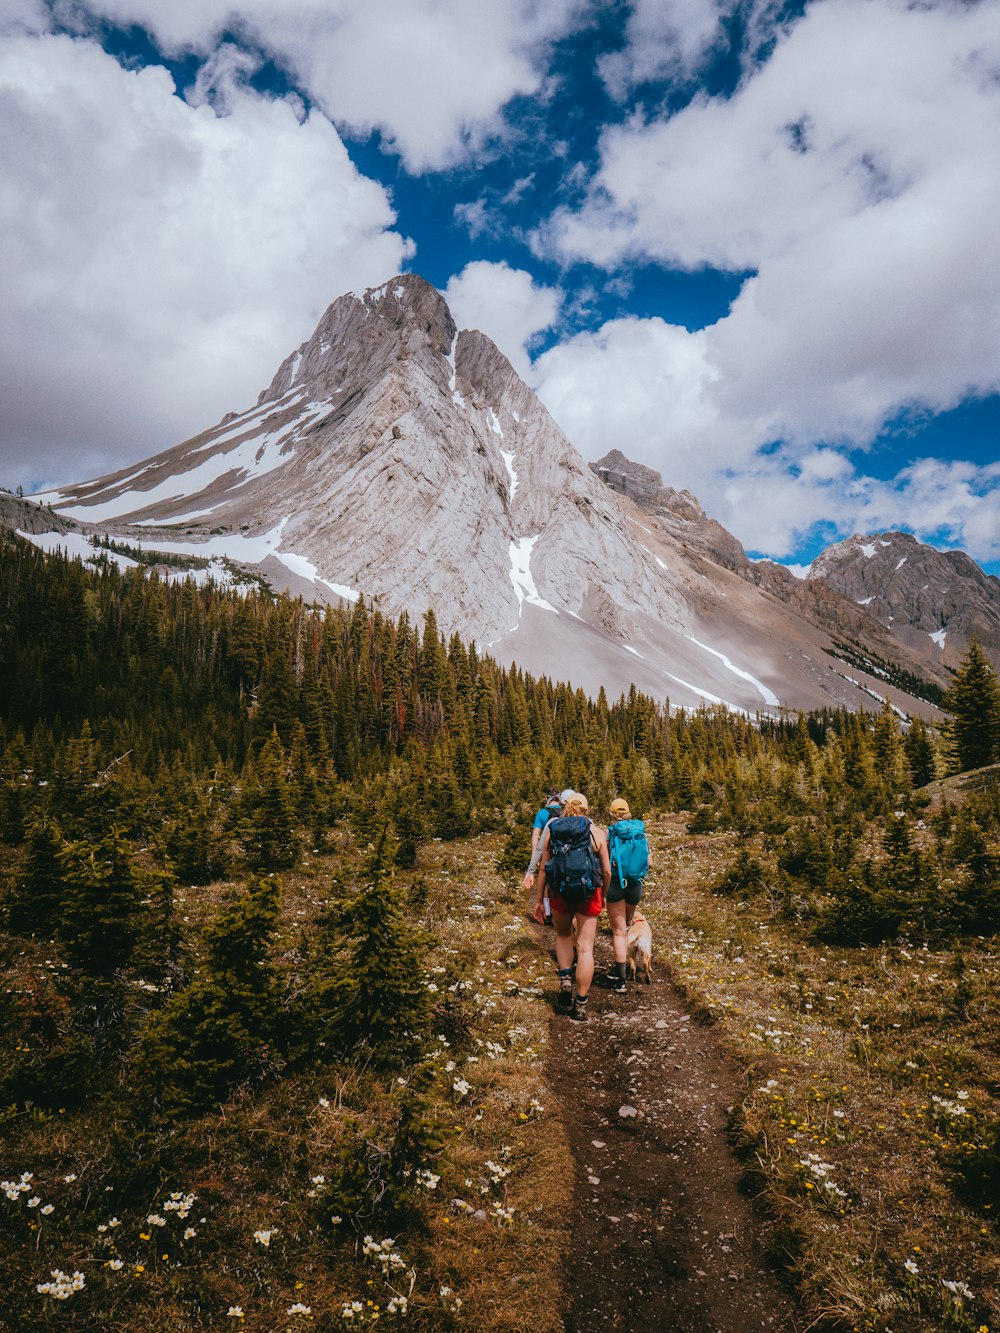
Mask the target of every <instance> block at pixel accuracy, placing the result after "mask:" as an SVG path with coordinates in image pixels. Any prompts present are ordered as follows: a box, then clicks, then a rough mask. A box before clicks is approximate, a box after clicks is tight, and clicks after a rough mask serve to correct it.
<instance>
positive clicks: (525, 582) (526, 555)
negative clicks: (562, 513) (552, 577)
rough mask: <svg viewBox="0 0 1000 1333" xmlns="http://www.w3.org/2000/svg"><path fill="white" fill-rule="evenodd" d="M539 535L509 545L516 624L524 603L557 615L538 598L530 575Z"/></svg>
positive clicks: (550, 604)
mask: <svg viewBox="0 0 1000 1333" xmlns="http://www.w3.org/2000/svg"><path fill="white" fill-rule="evenodd" d="M540 535H541V534H540V533H537V532H536V533H535V535H534V536H533V537H519V538H517V539H516V540H515V541H512V542H511V544H510V581H511V583H512V584H513V585H514V592H515V593H516V594H517V619H518V624H520V621H521V611H522V609H523V607H524V603H525V602H530V603H531V605H532V606H540V607H541V608H542V610H543V611H552V612H554V613H555V614H556V615H558V614H559V612H558V611H556V608H555V607H554V606H553V605H552V603H551V602H547V601H546V600H545V598H544V597H540V596H539V593H538V589H537V588H536V587H535V580H534V577H533V575H532V573H531V552H532V549H533V548H534V545H535V542H537V541H538V538H539V536H540Z"/></svg>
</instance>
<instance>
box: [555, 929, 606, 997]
mask: <svg viewBox="0 0 1000 1333" xmlns="http://www.w3.org/2000/svg"><path fill="white" fill-rule="evenodd" d="M596 934H597V917H596V916H578V917H577V918H576V993H577V995H579V996H581V997H582V996H584V995H588V994H589V993H590V983H591V982H592V981H593V979H594V937H595V936H596ZM556 957H557V958H558V957H559V940H558V939H557V940H556ZM563 966H564V967H566V966H568V964H566V963H564V964H563Z"/></svg>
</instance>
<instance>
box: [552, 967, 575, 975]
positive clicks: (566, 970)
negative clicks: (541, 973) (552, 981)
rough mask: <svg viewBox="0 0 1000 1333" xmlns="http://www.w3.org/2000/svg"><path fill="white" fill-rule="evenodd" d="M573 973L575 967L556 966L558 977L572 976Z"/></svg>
mask: <svg viewBox="0 0 1000 1333" xmlns="http://www.w3.org/2000/svg"><path fill="white" fill-rule="evenodd" d="M572 975H573V969H572V968H571V967H557V968H556V976H557V977H571V976H572Z"/></svg>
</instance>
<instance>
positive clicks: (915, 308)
mask: <svg viewBox="0 0 1000 1333" xmlns="http://www.w3.org/2000/svg"><path fill="white" fill-rule="evenodd" d="M998 71H1000V24H997V22H996V10H995V7H994V6H991V5H979V6H960V5H951V4H944V5H942V6H941V7H939V8H932V7H928V6H923V5H922V6H910V5H908V4H906V3H905V0H819V2H817V3H815V4H813V5H811V6H810V8H809V9H808V10H807V12H806V15H805V17H804V18H803V19H802V20H801V21H800V22H799V23H798V24H797V25H796V26H795V27H794V28H793V29H792V30H791V32H790V33H789V34H788V35H787V36H786V37H785V38H784V39H783V40H782V41H780V42H779V44H778V46H777V48H776V50H775V52H774V54H773V55H772V56H771V58H770V60H769V61H767V63H766V64H764V65H763V66H762V67H761V68H760V69H759V71H757V72H756V73H755V74H754V75H753V76H752V77H748V78H747V79H746V80H745V81H744V83H743V84H742V85H741V87H740V89H739V90H738V91H737V93H736V94H735V95H734V96H733V97H732V98H730V99H729V100H722V99H716V100H711V99H707V98H704V97H702V98H699V99H697V100H696V101H694V102H693V103H691V105H689V106H688V107H687V108H686V109H685V110H683V111H681V112H680V113H678V114H677V115H675V116H673V117H672V118H670V119H667V120H653V121H646V120H643V119H641V118H636V119H633V120H632V121H630V122H629V123H628V124H626V125H623V126H619V127H616V128H614V129H612V130H609V131H608V132H607V133H606V135H605V137H604V140H603V144H602V157H601V167H600V170H599V172H598V174H597V175H596V177H595V179H594V181H593V182H592V187H591V190H590V194H589V197H588V199H587V201H586V202H585V204H584V206H583V207H582V208H581V209H579V210H577V211H572V210H568V209H564V210H562V211H560V212H559V213H557V214H556V215H555V217H554V218H553V219H552V220H551V223H550V225H549V227H548V228H547V229H546V230H545V232H544V233H542V234H541V235H540V237H539V238H538V244H539V246H540V247H542V248H548V249H549V250H554V251H556V252H557V253H558V254H560V255H561V256H563V257H570V258H574V257H575V258H585V259H588V260H591V261H592V262H595V263H598V264H602V265H607V266H609V267H611V266H614V265H616V264H618V263H619V262H621V261H623V260H627V259H628V258H631V257H636V256H638V257H642V258H644V259H654V260H660V261H662V262H664V263H666V264H669V265H677V266H680V267H686V268H691V269H696V268H698V267H699V266H701V265H704V264H710V265H715V266H718V267H721V268H725V269H729V270H733V271H740V270H742V269H750V270H756V276H755V277H754V278H752V279H751V280H750V281H749V282H747V283H746V284H745V286H744V289H743V291H742V293H741V295H740V297H739V298H738V300H737V301H736V302H735V303H734V305H733V308H732V310H731V312H730V314H729V316H728V317H727V318H726V319H724V320H722V321H721V322H720V323H719V324H717V325H716V326H714V328H712V329H710V330H709V331H708V334H707V343H706V356H707V358H708V361H709V364H710V365H711V367H712V369H713V373H714V388H713V390H712V393H711V395H710V396H711V400H712V402H713V403H714V405H715V406H716V407H717V408H718V410H719V412H720V413H721V414H722V415H724V416H727V417H732V418H734V419H735V420H738V421H740V422H742V423H743V425H744V427H745V428H746V429H747V430H748V431H749V432H751V433H752V434H753V435H754V436H755V437H756V441H757V442H758V443H760V442H764V441H766V440H768V439H771V438H775V437H777V436H783V437H784V438H786V439H793V440H802V441H806V440H810V439H816V438H824V437H826V438H830V439H838V438H844V439H849V440H852V441H853V442H855V443H859V444H864V443H866V442H867V441H868V440H870V439H871V437H872V435H873V434H874V433H875V432H876V431H877V430H878V428H879V426H880V425H881V424H882V423H883V422H884V421H885V420H886V418H887V417H889V416H891V415H893V414H894V413H895V412H896V411H898V410H899V408H900V407H902V406H904V405H908V404H913V403H919V404H923V405H926V406H928V407H930V408H932V409H934V410H940V409H943V408H947V407H950V406H953V405H954V404H956V403H958V402H959V401H961V400H962V399H963V398H964V397H966V396H967V395H969V394H970V393H985V392H989V391H992V390H994V389H996V388H998V387H1000V332H998V331H1000V229H998V228H997V226H996V218H997V216H998V215H1000V176H998V174H997V172H996V170H995V163H996V161H997V160H1000V78H998V77H997V74H998Z"/></svg>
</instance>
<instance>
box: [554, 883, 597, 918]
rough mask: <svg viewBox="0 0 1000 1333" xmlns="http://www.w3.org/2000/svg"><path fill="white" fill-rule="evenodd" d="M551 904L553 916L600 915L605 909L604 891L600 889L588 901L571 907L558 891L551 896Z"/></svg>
mask: <svg viewBox="0 0 1000 1333" xmlns="http://www.w3.org/2000/svg"><path fill="white" fill-rule="evenodd" d="M549 906H550V907H551V908H552V915H553V916H563V917H565V916H600V915H601V913H602V912H603V911H604V891H603V889H598V890H597V892H596V893H595V894H594V895H593V897H592V898H589V899H588V900H587V902H585V903H580V904H579V905H578V906H576V907H573V908H570V906H569V904H568V903H566V902H564V901H563V899H562V898H561V897H560V896H559V894H558V893H553V894H552V895H551V897H550V898H549Z"/></svg>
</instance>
